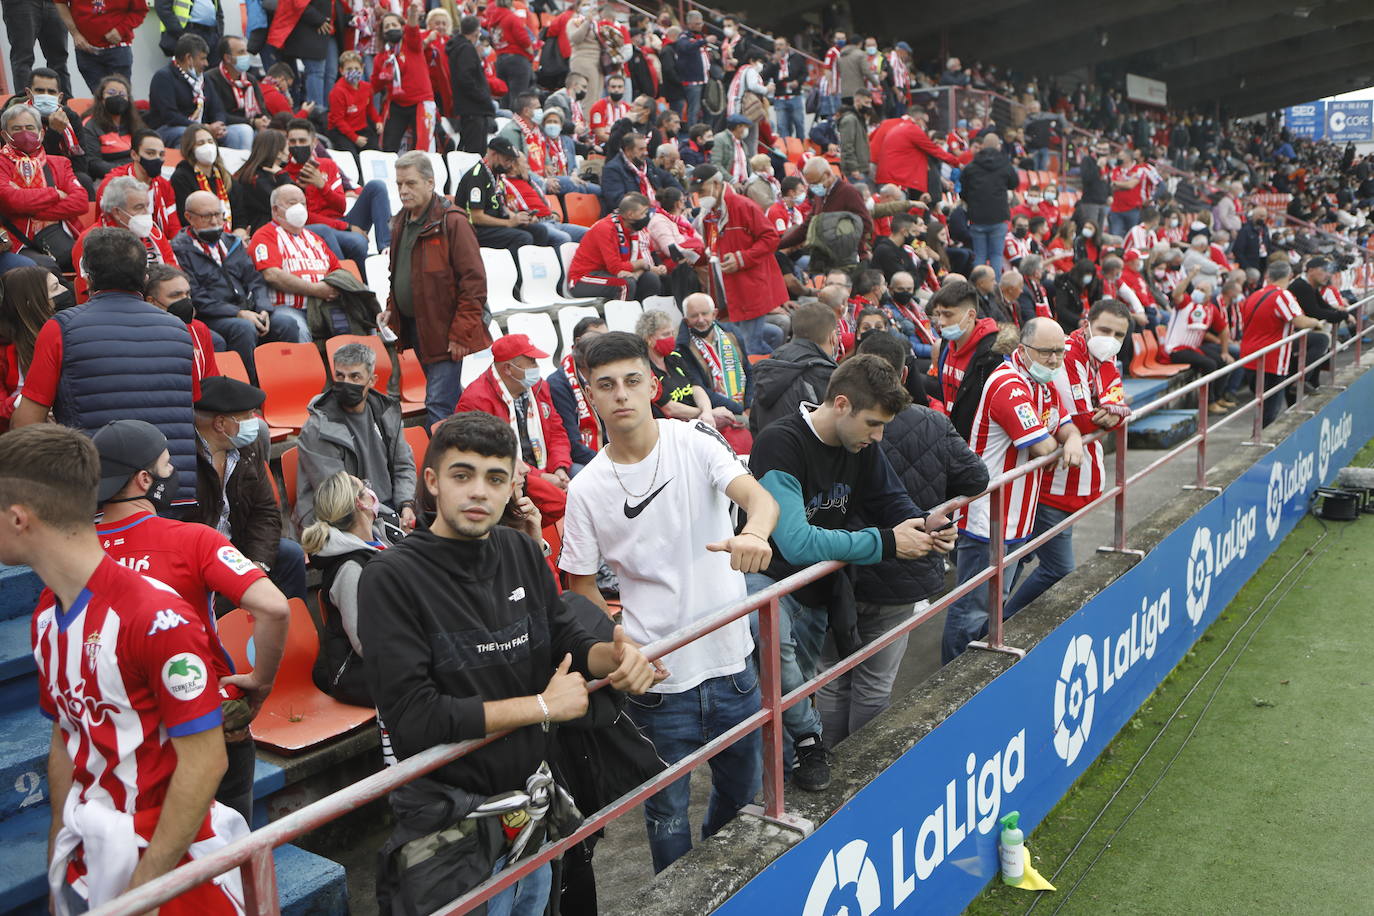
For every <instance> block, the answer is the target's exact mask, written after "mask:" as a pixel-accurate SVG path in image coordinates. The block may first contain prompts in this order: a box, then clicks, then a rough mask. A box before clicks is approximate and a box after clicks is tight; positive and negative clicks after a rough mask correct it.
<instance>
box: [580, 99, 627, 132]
mask: <svg viewBox="0 0 1374 916" xmlns="http://www.w3.org/2000/svg"><path fill="white" fill-rule="evenodd" d="M629 116H630V103H629V102H612V101H611V100H610V98H609V97H605V98H600V99H597V100H596V102H595V103H594V104H593V105H592V110H591V114H590V115H589V120H588V122H587V126H588V127H590V128H591V129H592V130H610V129H611V125H612V124H614V123H615V122H616V121H619V120H620V119H621V118H627V117H629Z"/></svg>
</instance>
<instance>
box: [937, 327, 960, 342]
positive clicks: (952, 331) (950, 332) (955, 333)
mask: <svg viewBox="0 0 1374 916" xmlns="http://www.w3.org/2000/svg"><path fill="white" fill-rule="evenodd" d="M940 336H941V337H943V338H944V339H945V340H958V339H959V338H960V337H963V336H964V329H963V328H962V327H960V326H959V325H957V324H942V325H940Z"/></svg>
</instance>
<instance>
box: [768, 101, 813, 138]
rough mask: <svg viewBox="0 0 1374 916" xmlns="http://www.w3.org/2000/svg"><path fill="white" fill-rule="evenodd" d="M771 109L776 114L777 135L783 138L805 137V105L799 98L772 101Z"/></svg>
mask: <svg viewBox="0 0 1374 916" xmlns="http://www.w3.org/2000/svg"><path fill="white" fill-rule="evenodd" d="M773 109H774V110H775V111H776V112H777V113H778V133H779V134H781V135H782V136H784V137H805V136H806V103H805V102H803V101H802V97H801V96H799V95H794V96H792V97H791V98H790V99H774V100H773Z"/></svg>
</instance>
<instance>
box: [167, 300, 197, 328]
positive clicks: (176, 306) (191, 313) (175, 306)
mask: <svg viewBox="0 0 1374 916" xmlns="http://www.w3.org/2000/svg"><path fill="white" fill-rule="evenodd" d="M167 314H169V315H175V316H176V317H178V318H180V319H181V320H182V321H184V322H186V323H187V324H190V323H191V319H192V318H195V317H196V307H195V304H194V303H192V302H191V297H190V296H187V297H186V298H185V299H178V300H177V301H176V302H173V303H172V304H170V305H168V306H167Z"/></svg>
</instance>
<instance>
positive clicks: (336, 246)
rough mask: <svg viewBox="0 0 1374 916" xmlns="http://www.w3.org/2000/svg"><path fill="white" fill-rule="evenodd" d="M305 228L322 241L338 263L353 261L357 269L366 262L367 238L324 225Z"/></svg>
mask: <svg viewBox="0 0 1374 916" xmlns="http://www.w3.org/2000/svg"><path fill="white" fill-rule="evenodd" d="M305 228H307V229H309V230H310V231H311V232H313V233H315V234H316V235H318V236H319V237H320V238H322V239H324V243H325V244H326V245H328V246H329V250H330V251H332V252H334V257H336V258H338V259H339V260H340V261H353V262H355V263H356V264H357V265H358V267H359V269H361V268H362V266H363V261H365V260H367V236H365V235H359V234H358V233H356V232H353V231H351V230H348V229H335V228H334V227H333V226H326V225H325V224H324V223H310V224H309V225H307V226H306V227H305Z"/></svg>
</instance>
